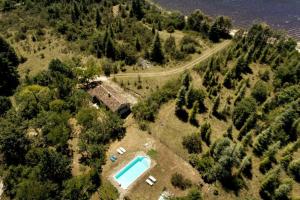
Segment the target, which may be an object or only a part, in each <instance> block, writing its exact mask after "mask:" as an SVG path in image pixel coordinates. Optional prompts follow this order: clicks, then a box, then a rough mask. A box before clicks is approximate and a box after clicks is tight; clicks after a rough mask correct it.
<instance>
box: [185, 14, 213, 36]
mask: <svg viewBox="0 0 300 200" xmlns="http://www.w3.org/2000/svg"><path fill="white" fill-rule="evenodd" d="M207 21H208V19H207V16H205V15H204V14H203V13H202V12H201V11H200V10H196V11H195V12H193V13H192V14H191V15H190V16H189V17H188V20H187V27H188V28H189V29H191V30H194V31H197V32H200V33H202V34H203V35H207V33H208V30H209V24H208V22H207Z"/></svg>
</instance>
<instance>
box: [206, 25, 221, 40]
mask: <svg viewBox="0 0 300 200" xmlns="http://www.w3.org/2000/svg"><path fill="white" fill-rule="evenodd" d="M208 36H209V39H210V40H211V41H213V42H219V40H220V37H221V36H220V32H219V29H218V25H217V24H216V23H214V24H213V25H212V26H211V27H210V29H209V33H208Z"/></svg>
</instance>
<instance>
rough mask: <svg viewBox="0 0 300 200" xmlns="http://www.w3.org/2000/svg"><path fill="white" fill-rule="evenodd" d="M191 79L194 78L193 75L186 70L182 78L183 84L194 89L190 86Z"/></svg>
mask: <svg viewBox="0 0 300 200" xmlns="http://www.w3.org/2000/svg"><path fill="white" fill-rule="evenodd" d="M191 80H192V77H191V75H190V74H189V73H188V72H185V73H184V74H183V75H182V79H181V84H182V86H184V87H185V88H186V89H187V88H189V89H192V87H191V88H190V82H191Z"/></svg>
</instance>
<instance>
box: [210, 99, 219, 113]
mask: <svg viewBox="0 0 300 200" xmlns="http://www.w3.org/2000/svg"><path fill="white" fill-rule="evenodd" d="M219 105H220V95H218V96H217V97H216V99H215V101H214V103H213V107H212V114H213V115H214V116H219V111H218V109H219Z"/></svg>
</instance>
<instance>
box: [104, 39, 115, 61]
mask: <svg viewBox="0 0 300 200" xmlns="http://www.w3.org/2000/svg"><path fill="white" fill-rule="evenodd" d="M115 51H116V49H115V47H114V43H113V40H112V39H111V37H110V36H108V38H107V41H106V43H105V56H106V57H107V58H111V59H113V60H114V59H115V56H116V52H115Z"/></svg>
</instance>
